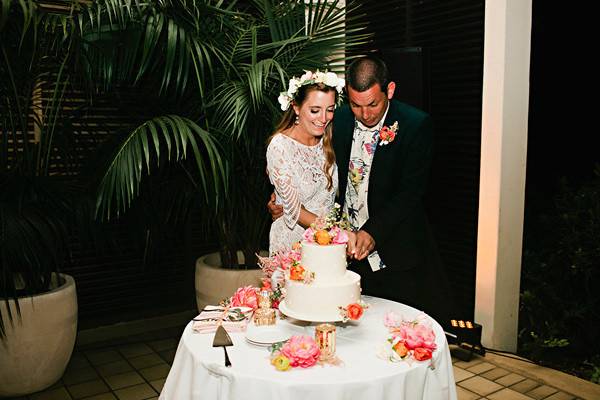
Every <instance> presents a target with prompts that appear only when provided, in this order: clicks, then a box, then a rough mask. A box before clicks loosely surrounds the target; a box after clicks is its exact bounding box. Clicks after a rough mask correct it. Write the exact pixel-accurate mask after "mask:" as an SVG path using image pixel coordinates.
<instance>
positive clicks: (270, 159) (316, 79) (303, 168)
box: [267, 71, 344, 255]
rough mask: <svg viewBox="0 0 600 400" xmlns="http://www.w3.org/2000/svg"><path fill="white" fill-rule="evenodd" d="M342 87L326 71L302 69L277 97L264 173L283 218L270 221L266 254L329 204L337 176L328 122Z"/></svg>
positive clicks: (293, 238) (298, 235)
mask: <svg viewBox="0 0 600 400" xmlns="http://www.w3.org/2000/svg"><path fill="white" fill-rule="evenodd" d="M343 87H344V80H343V79H342V78H338V77H337V75H336V74H334V73H332V72H327V73H326V72H319V71H316V72H310V71H306V73H305V74H304V75H302V76H301V77H300V78H299V79H297V78H292V79H291V80H290V83H289V87H288V89H287V91H286V92H282V93H281V95H280V96H279V103H280V104H281V109H282V110H283V111H284V114H283V116H282V118H281V121H280V122H279V124H278V125H277V128H276V129H275V132H274V133H273V135H271V137H270V138H269V145H268V148H267V173H268V175H269V179H270V181H271V183H272V184H273V186H274V187H275V203H276V204H280V205H282V206H283V217H282V218H278V219H276V220H275V221H273V224H272V225H271V232H270V235H269V253H270V254H271V255H273V254H275V253H277V252H281V251H287V250H289V249H290V248H291V247H292V245H293V244H294V243H296V242H298V241H299V240H301V239H302V234H303V233H304V229H305V228H307V227H308V226H310V224H311V223H312V222H314V220H315V219H316V218H317V217H319V216H322V215H324V214H326V213H327V212H328V211H329V210H330V209H331V208H332V207H333V204H334V199H335V195H336V191H337V186H338V176H337V166H336V164H335V155H334V153H333V148H332V144H331V135H332V124H331V121H332V119H333V112H334V109H335V106H336V103H337V102H338V100H339V97H340V94H341V92H342V89H343Z"/></svg>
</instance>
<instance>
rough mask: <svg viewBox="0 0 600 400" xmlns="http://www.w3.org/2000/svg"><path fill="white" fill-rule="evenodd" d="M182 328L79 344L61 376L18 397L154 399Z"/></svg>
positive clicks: (39, 399) (30, 399) (35, 399)
mask: <svg viewBox="0 0 600 400" xmlns="http://www.w3.org/2000/svg"><path fill="white" fill-rule="evenodd" d="M182 329H183V328H174V329H166V330H162V331H157V332H152V333H148V334H143V335H136V336H133V337H129V338H126V339H122V338H121V339H117V340H112V341H106V342H102V343H98V344H94V345H87V346H84V347H78V348H76V349H75V352H74V353H73V356H72V357H71V361H70V363H69V365H68V367H67V370H66V371H65V374H64V375H63V377H62V379H60V380H59V381H58V382H57V383H56V384H54V385H53V386H52V387H50V388H48V389H46V390H44V391H43V392H39V393H35V394H32V395H30V396H27V397H19V400H21V399H28V400H73V399H86V400H116V399H118V400H142V399H157V398H158V395H159V393H160V391H161V389H162V386H163V384H164V382H165V379H166V377H167V375H168V373H169V369H170V368H171V363H172V361H173V357H174V356H175V350H176V348H177V343H178V341H179V336H180V335H181V331H182Z"/></svg>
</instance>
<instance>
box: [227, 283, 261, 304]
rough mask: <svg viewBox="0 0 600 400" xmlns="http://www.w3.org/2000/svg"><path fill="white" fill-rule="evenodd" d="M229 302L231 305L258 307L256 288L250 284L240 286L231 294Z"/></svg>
mask: <svg viewBox="0 0 600 400" xmlns="http://www.w3.org/2000/svg"><path fill="white" fill-rule="evenodd" d="M229 300H230V303H231V306H233V307H250V308H253V309H256V308H258V298H257V296H256V288H255V287H252V286H245V287H241V288H239V289H238V290H236V291H235V293H234V294H233V296H231V299H229Z"/></svg>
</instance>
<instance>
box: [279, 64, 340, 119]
mask: <svg viewBox="0 0 600 400" xmlns="http://www.w3.org/2000/svg"><path fill="white" fill-rule="evenodd" d="M315 83H323V84H325V85H327V86H331V87H332V88H335V90H337V92H338V94H341V93H342V90H343V89H344V85H345V84H346V82H345V81H344V78H339V77H338V76H337V75H336V74H335V73H334V72H327V71H325V72H321V71H319V70H317V71H315V72H311V71H304V75H302V76H301V77H300V79H298V78H296V77H295V76H294V77H292V79H290V84H289V86H288V89H287V92H281V93H280V94H279V98H278V99H277V100H278V101H279V104H281V109H282V110H283V111H287V109H288V108H290V104H291V102H292V100H294V97H296V93H298V89H299V88H300V87H301V86H304V85H312V84H315ZM339 101H340V96H338V102H339Z"/></svg>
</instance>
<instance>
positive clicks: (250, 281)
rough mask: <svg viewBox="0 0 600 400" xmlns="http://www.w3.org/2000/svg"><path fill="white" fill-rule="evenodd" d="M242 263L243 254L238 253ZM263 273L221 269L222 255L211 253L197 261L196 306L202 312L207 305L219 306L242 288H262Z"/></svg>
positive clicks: (248, 270)
mask: <svg viewBox="0 0 600 400" xmlns="http://www.w3.org/2000/svg"><path fill="white" fill-rule="evenodd" d="M238 258H239V259H240V262H242V263H243V262H244V256H243V254H242V252H238ZM262 276H263V272H262V270H261V269H260V268H257V269H228V268H221V255H220V254H219V253H211V254H207V255H204V256H202V257H200V258H198V260H197V261H196V278H195V286H196V304H197V306H198V311H201V310H202V309H203V308H204V306H206V305H207V304H211V305H217V304H219V303H220V302H221V300H224V299H226V298H228V297H231V295H233V293H234V292H235V291H236V290H237V288H239V287H241V286H247V285H252V286H260V284H261V278H262Z"/></svg>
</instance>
